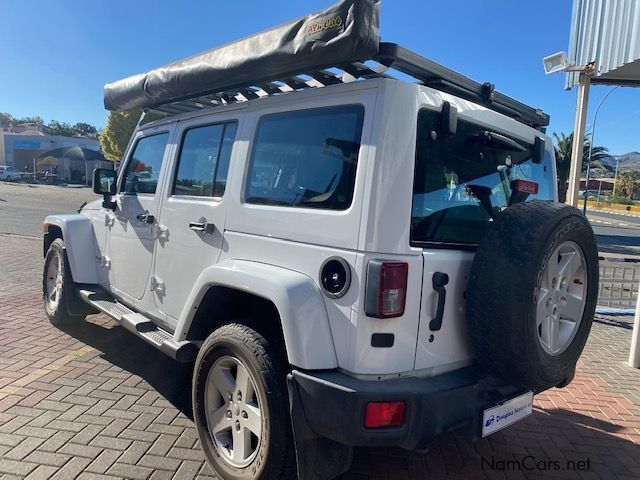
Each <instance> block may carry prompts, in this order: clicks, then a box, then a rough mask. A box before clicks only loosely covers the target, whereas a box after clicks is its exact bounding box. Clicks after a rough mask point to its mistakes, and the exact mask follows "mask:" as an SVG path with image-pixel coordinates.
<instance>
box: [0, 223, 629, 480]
mask: <svg viewBox="0 0 640 480" xmlns="http://www.w3.org/2000/svg"><path fill="white" fill-rule="evenodd" d="M40 249H41V244H40V242H39V241H36V240H34V239H29V238H25V237H15V236H6V235H0V478H2V479H12V478H25V477H26V478H29V479H34V478H55V479H59V478H61V479H72V478H80V479H98V478H109V479H113V478H134V479H163V478H176V479H190V478H203V479H204V478H211V475H212V474H211V472H210V470H209V469H208V468H207V467H206V466H205V465H204V463H203V458H202V454H201V453H200V451H199V448H198V445H197V440H196V433H195V430H194V427H193V424H192V422H191V420H190V411H189V379H190V374H191V372H190V369H189V367H187V366H184V365H179V364H177V363H174V362H173V361H172V360H170V359H168V358H167V357H165V356H163V355H162V354H161V353H159V352H157V351H155V350H154V349H153V348H152V347H150V346H148V345H146V344H145V343H144V342H142V341H141V340H138V339H136V338H134V337H133V336H132V335H130V334H128V333H126V332H125V331H124V330H123V329H122V328H120V327H118V326H117V325H116V324H115V323H113V322H112V321H110V320H109V319H107V318H106V317H104V316H94V317H90V319H89V321H88V322H86V323H82V324H80V325H78V326H77V327H74V328H72V329H69V330H67V331H59V330H57V329H55V328H53V327H51V326H50V325H49V323H48V321H47V320H46V318H45V316H44V314H43V312H42V307H41V300H40V292H39V285H38V284H39V282H40V269H41V265H42V258H41V253H40ZM629 335H630V324H629V320H628V319H627V320H624V319H619V318H618V319H615V318H610V319H603V320H600V321H598V322H597V323H596V324H594V328H593V331H592V335H591V338H590V341H589V344H588V346H587V350H586V352H585V354H584V356H583V359H582V361H581V363H580V365H579V369H578V373H577V376H576V380H575V381H574V382H573V383H572V384H571V385H570V386H569V387H568V388H565V389H562V390H552V391H549V392H546V393H545V394H541V395H538V396H537V397H536V406H535V413H534V415H533V416H532V417H530V418H529V419H527V420H526V421H524V422H521V423H520V424H518V425H516V426H515V427H513V428H510V429H507V430H505V431H503V432H500V433H498V434H495V435H493V436H492V437H490V438H488V439H485V440H483V441H480V442H478V443H476V444H474V445H470V444H469V443H467V442H466V441H465V440H464V439H463V437H462V436H459V435H447V436H445V437H443V438H442V439H440V440H439V441H438V442H436V443H435V444H434V445H433V446H432V448H431V450H430V451H429V452H428V453H426V454H414V453H408V452H403V451H400V450H396V449H359V450H357V451H356V454H355V456H356V459H355V464H354V466H353V468H352V470H351V471H350V472H349V473H348V474H347V475H345V477H344V478H345V479H362V480H364V479H372V480H373V479H380V480H382V479H421V480H422V479H444V478H448V479H464V478H492V479H493V478H496V479H498V478H517V479H523V478H527V479H533V478H543V477H545V478H546V477H547V476H551V477H555V478H584V479H595V478H601V479H610V478H620V479H625V478H626V479H632V478H636V479H637V478H640V371H637V370H633V369H631V368H629V367H627V366H626V365H625V364H624V360H625V359H626V355H627V351H628V348H629V343H628V342H629ZM506 461H511V462H512V463H505V462H506ZM580 461H583V462H584V463H579V462H580ZM587 461H588V463H587ZM514 462H516V463H514ZM517 462H520V466H521V468H518V465H517ZM535 462H541V463H539V464H537V465H536V463H535ZM549 462H550V463H549ZM553 462H557V463H553ZM567 462H573V463H572V464H571V465H574V466H575V467H576V468H577V467H582V468H583V469H584V470H582V471H580V470H567ZM492 466H493V468H491V467H492ZM541 467H546V468H547V469H550V470H546V471H545V470H542V469H541ZM556 467H558V468H560V470H556ZM528 468H533V470H526V469H528ZM587 468H588V469H587Z"/></svg>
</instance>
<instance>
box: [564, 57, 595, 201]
mask: <svg viewBox="0 0 640 480" xmlns="http://www.w3.org/2000/svg"><path fill="white" fill-rule="evenodd" d="M594 71H595V64H593V63H590V64H589V65H587V66H586V67H584V70H583V71H582V72H581V73H580V81H579V83H578V98H577V103H576V122H575V126H574V127H573V145H572V147H571V168H570V170H569V189H568V191H567V203H568V204H569V205H572V206H574V207H577V206H578V192H579V191H580V173H581V172H582V157H583V156H584V131H585V125H586V121H587V107H588V105H589V87H590V86H591V76H592V75H593V72H594Z"/></svg>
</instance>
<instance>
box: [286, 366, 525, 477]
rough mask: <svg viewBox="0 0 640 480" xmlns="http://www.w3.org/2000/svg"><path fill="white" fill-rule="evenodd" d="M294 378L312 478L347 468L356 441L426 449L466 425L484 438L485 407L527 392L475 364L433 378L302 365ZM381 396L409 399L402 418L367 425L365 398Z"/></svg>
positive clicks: (296, 422)
mask: <svg viewBox="0 0 640 480" xmlns="http://www.w3.org/2000/svg"><path fill="white" fill-rule="evenodd" d="M288 382H289V396H290V405H291V419H292V423H293V429H294V435H295V438H296V449H297V452H298V466H299V469H300V470H301V471H300V478H304V479H307V478H309V479H314V478H332V477H333V476H337V475H339V474H340V473H342V472H343V471H345V470H346V469H348V468H349V465H350V463H351V450H352V449H351V447H355V446H378V447H380V446H395V447H401V448H405V449H408V450H424V449H426V447H427V446H428V444H429V442H430V441H431V440H432V439H433V438H434V437H436V436H437V435H439V434H441V433H444V432H448V431H451V430H454V429H457V428H460V427H466V429H467V432H468V434H469V437H470V438H471V439H476V438H478V437H479V435H480V427H481V426H480V422H481V415H482V411H483V410H484V409H485V408H488V407H490V406H493V405H497V404H500V403H502V402H504V401H506V400H508V399H510V398H513V397H515V396H517V395H518V394H520V393H522V392H523V390H522V389H521V388H518V387H514V386H505V385H500V384H497V383H496V382H495V381H494V380H492V379H491V378H489V377H487V376H486V375H482V374H480V373H479V371H478V370H477V369H476V368H475V367H467V368H464V369H460V370H456V371H455V372H451V373H446V374H443V375H438V376H435V377H432V378H427V379H419V378H398V379H393V380H385V381H368V380H360V379H356V378H353V377H351V376H348V375H345V374H343V373H340V372H337V371H324V372H300V371H295V370H294V371H293V372H292V373H291V374H290V375H289V378H288ZM373 401H404V402H405V406H406V408H405V414H404V421H403V423H402V425H401V426H399V427H393V428H382V429H367V428H365V427H364V411H365V406H366V404H367V403H368V402H373ZM309 450H312V451H309ZM323 458H326V459H328V461H329V462H330V465H326V463H327V462H326V461H323ZM338 467H339V468H338ZM302 469H304V470H305V471H304V472H303V471H302ZM338 470H341V471H338Z"/></svg>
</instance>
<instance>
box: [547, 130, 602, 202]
mask: <svg viewBox="0 0 640 480" xmlns="http://www.w3.org/2000/svg"><path fill="white" fill-rule="evenodd" d="M553 138H554V139H555V141H556V145H555V147H554V148H555V151H556V170H557V172H558V199H559V200H560V201H561V202H564V201H565V200H566V198H567V188H568V181H569V169H570V167H571V150H572V146H573V133H570V134H569V135H565V134H564V133H560V134H557V133H554V134H553ZM590 146H591V140H590V139H589V136H588V135H586V136H585V139H584V145H583V148H582V167H583V169H585V170H586V168H587V166H590V167H591V168H593V167H602V168H608V167H607V166H606V165H604V164H603V163H602V160H603V159H605V158H607V157H608V156H609V153H608V152H609V150H608V149H607V148H606V147H598V146H594V147H593V148H592V149H591V161H589V147H590Z"/></svg>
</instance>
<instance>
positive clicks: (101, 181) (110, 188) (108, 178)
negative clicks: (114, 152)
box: [93, 168, 117, 210]
mask: <svg viewBox="0 0 640 480" xmlns="http://www.w3.org/2000/svg"><path fill="white" fill-rule="evenodd" d="M116 180H117V177H116V171H115V170H110V169H108V168H96V169H95V170H94V171H93V192H94V193H97V194H98V195H103V196H104V200H103V201H102V206H103V207H104V208H109V209H111V210H115V207H116V203H115V202H113V201H111V197H112V196H113V195H115V194H116Z"/></svg>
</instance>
